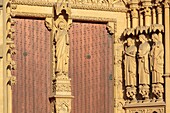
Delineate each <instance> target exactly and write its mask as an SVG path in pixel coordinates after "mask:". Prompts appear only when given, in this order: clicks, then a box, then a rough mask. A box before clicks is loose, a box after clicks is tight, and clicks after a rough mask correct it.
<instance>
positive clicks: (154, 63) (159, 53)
mask: <svg viewBox="0 0 170 113" xmlns="http://www.w3.org/2000/svg"><path fill="white" fill-rule="evenodd" d="M152 40H153V46H152V50H151V54H150V65H151V71H152V83H163V77H162V75H163V67H164V47H163V44H162V42H161V41H160V40H159V36H158V35H157V34H156V33H155V34H153V35H152Z"/></svg>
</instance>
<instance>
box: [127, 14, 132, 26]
mask: <svg viewBox="0 0 170 113" xmlns="http://www.w3.org/2000/svg"><path fill="white" fill-rule="evenodd" d="M126 20H127V28H130V27H131V21H130V12H127V13H126Z"/></svg>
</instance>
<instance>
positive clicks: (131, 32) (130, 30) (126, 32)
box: [123, 28, 135, 36]
mask: <svg viewBox="0 0 170 113" xmlns="http://www.w3.org/2000/svg"><path fill="white" fill-rule="evenodd" d="M131 34H132V35H135V29H134V28H127V29H125V30H124V32H123V35H124V36H126V35H127V36H129V35H131Z"/></svg>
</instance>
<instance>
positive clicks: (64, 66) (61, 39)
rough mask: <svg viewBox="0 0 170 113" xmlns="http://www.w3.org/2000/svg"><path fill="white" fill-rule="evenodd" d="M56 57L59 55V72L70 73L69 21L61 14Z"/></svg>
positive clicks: (57, 68)
mask: <svg viewBox="0 0 170 113" xmlns="http://www.w3.org/2000/svg"><path fill="white" fill-rule="evenodd" d="M56 28H57V30H56V33H55V41H56V57H57V66H56V72H57V73H63V74H67V73H68V60H69V37H68V32H67V22H66V21H65V19H64V17H63V16H62V15H61V16H60V17H59V19H58V21H57V22H56Z"/></svg>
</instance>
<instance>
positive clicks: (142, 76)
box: [138, 34, 150, 85]
mask: <svg viewBox="0 0 170 113" xmlns="http://www.w3.org/2000/svg"><path fill="white" fill-rule="evenodd" d="M139 40H140V42H141V44H140V45H139V50H138V73H139V84H141V85H143V84H149V82H150V79H149V78H150V76H149V52H150V45H149V43H148V42H147V38H146V37H145V35H143V34H142V35H139Z"/></svg>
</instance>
